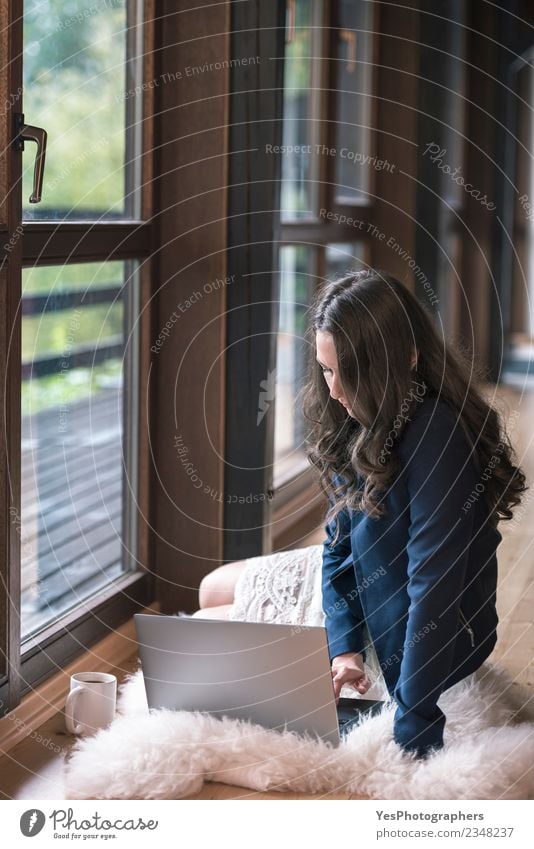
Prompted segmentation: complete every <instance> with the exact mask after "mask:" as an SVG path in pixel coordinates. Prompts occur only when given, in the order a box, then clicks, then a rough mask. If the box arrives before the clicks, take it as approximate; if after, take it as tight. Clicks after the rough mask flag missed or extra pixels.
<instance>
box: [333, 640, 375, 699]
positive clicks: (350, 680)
mask: <svg viewBox="0 0 534 849" xmlns="http://www.w3.org/2000/svg"><path fill="white" fill-rule="evenodd" d="M332 682H333V684H334V693H335V697H336V704H337V702H338V700H339V694H340V692H341V687H342V686H343V684H349V685H350V686H351V687H353V688H354V689H355V690H357V691H358V693H361V695H362V696H363V694H364V693H366V692H367V690H368V689H369V687H370V686H371V682H370V681H369V678H368V677H367V674H366V672H365V669H364V665H363V657H362V656H361V654H359V653H358V652H346V653H345V654H338V656H337V657H334V658H333V660H332Z"/></svg>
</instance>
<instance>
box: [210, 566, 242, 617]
mask: <svg viewBox="0 0 534 849" xmlns="http://www.w3.org/2000/svg"><path fill="white" fill-rule="evenodd" d="M245 565H246V560H236V561H235V562H234V563H225V564H224V565H223V566H218V567H217V568H216V569H214V570H213V571H212V572H208V574H207V575H205V576H204V577H203V578H202V580H201V582H200V587H199V591H198V598H199V606H200V608H201V610H206V608H208V609H209V608H219V607H221V606H225V607H228V608H229V607H230V606H231V605H232V604H233V603H234V589H235V585H236V582H237V579H238V578H239V576H240V574H241V572H242V571H243V569H244V568H245ZM199 615H200V613H199Z"/></svg>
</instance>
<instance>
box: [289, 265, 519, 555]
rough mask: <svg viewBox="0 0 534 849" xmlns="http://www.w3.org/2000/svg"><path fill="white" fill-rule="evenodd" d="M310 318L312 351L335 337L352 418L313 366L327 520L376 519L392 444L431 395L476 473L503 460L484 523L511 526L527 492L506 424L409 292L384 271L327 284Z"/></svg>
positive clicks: (317, 453)
mask: <svg viewBox="0 0 534 849" xmlns="http://www.w3.org/2000/svg"><path fill="white" fill-rule="evenodd" d="M310 313H311V321H310V323H309V326H308V329H307V336H308V341H309V345H310V348H311V349H312V350H314V349H315V334H316V332H317V331H319V330H320V331H324V332H326V333H329V334H331V336H332V337H333V341H334V346H335V350H336V354H337V361H338V372H339V378H340V381H341V384H342V386H343V391H344V394H345V396H346V398H347V399H348V400H349V401H350V403H351V409H352V412H353V413H354V415H355V416H356V418H352V417H351V416H349V414H348V413H347V412H346V410H345V408H344V407H343V406H342V405H341V404H340V403H339V402H338V401H336V400H334V399H333V398H332V397H331V395H330V391H329V389H328V386H327V385H326V381H325V379H324V375H323V373H322V368H321V367H320V366H319V364H318V363H317V361H316V360H315V357H313V358H312V362H311V364H310V374H309V380H308V382H307V384H306V386H305V387H304V390H303V396H302V400H303V405H302V407H303V413H304V416H305V418H306V419H307V420H308V421H309V422H310V423H311V427H310V432H309V435H308V450H307V455H308V459H309V461H310V463H311V464H312V465H313V466H315V468H316V469H317V470H318V472H319V485H320V487H321V490H322V491H323V493H324V494H325V495H326V496H327V498H328V500H329V502H330V507H329V510H328V512H327V517H326V518H327V521H331V520H332V519H333V518H334V517H335V516H336V515H337V513H338V512H339V511H340V510H341V509H343V508H347V507H348V508H351V509H352V510H362V511H365V512H366V513H368V515H370V516H372V517H374V518H379V517H380V516H382V515H384V513H385V506H384V504H383V503H381V502H382V500H383V499H382V497H381V496H382V494H383V493H384V492H385V491H386V490H387V489H388V487H389V485H390V484H391V482H392V480H393V478H394V477H395V474H396V472H397V471H398V468H399V459H398V457H397V455H396V451H395V446H396V443H397V441H398V440H399V438H400V437H401V435H402V433H403V431H404V429H405V427H406V421H407V419H409V418H411V417H412V414H413V412H414V410H415V409H416V408H417V405H418V404H420V403H421V401H422V399H423V396H426V395H435V396H438V397H439V398H440V399H442V400H443V401H445V402H446V403H447V404H448V406H449V407H450V408H451V409H452V410H453V411H454V413H455V415H456V417H457V419H458V421H459V423H460V425H461V427H462V429H463V431H464V433H465V436H466V438H467V440H468V442H469V444H470V446H471V448H472V450H473V455H472V456H473V459H474V462H475V465H476V466H477V468H478V470H479V471H480V470H481V469H484V468H485V467H486V466H487V465H488V463H490V461H491V460H492V458H495V457H496V456H498V457H499V460H498V461H497V463H495V460H493V466H490V468H492V473H491V474H490V475H489V478H488V480H487V482H486V484H485V488H484V497H485V500H486V503H487V505H488V521H490V523H491V524H493V525H494V526H497V524H498V522H499V520H500V519H511V518H512V508H513V507H515V506H516V505H517V504H519V503H520V501H521V493H523V492H524V491H525V490H526V489H528V486H527V485H526V477H525V475H524V473H523V471H522V470H521V468H520V467H519V466H518V465H516V462H515V455H514V450H513V447H512V445H511V443H510V439H509V437H508V434H507V433H506V429H505V427H504V424H503V421H502V416H501V414H500V413H499V412H498V411H497V410H496V409H495V408H494V407H492V406H491V405H490V404H489V403H488V402H487V401H486V400H485V399H484V397H483V394H482V391H481V388H480V384H481V383H482V381H483V375H482V374H481V373H480V372H479V370H477V369H476V368H475V366H474V364H473V362H472V361H471V360H470V359H469V358H468V356H467V354H465V353H463V352H462V350H461V349H460V347H459V346H457V345H455V344H453V343H452V342H450V341H448V340H445V339H444V338H442V337H441V336H440V335H439V333H438V329H437V326H436V325H435V324H434V321H433V319H432V317H431V315H430V313H429V312H428V311H427V309H426V308H425V307H424V306H423V304H422V303H420V301H419V300H418V299H417V298H416V297H415V296H414V295H413V294H412V293H411V292H410V291H409V290H408V289H407V288H406V286H404V285H403V284H402V283H401V282H400V281H399V280H397V279H396V278H395V277H393V276H392V275H390V274H387V273H386V272H383V271H380V270H373V269H370V270H367V271H358V272H353V273H349V274H347V275H346V276H344V277H343V278H342V279H340V280H335V281H333V282H328V283H326V284H324V286H323V287H322V288H321V290H320V291H319V294H318V296H317V299H316V301H315V303H314V304H313V305H312V307H311V310H310ZM414 351H415V352H416V357H417V361H416V365H415V367H414V368H412V356H413V353H414ZM401 413H402V415H401ZM336 478H337V481H339V483H338V482H337V481H336ZM362 484H363V486H362ZM338 530H339V529H338ZM336 539H337V534H336Z"/></svg>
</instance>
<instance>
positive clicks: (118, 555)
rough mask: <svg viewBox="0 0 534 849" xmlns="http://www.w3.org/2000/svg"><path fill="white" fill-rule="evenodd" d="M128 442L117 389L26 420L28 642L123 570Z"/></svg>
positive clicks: (24, 592) (24, 605)
mask: <svg viewBox="0 0 534 849" xmlns="http://www.w3.org/2000/svg"><path fill="white" fill-rule="evenodd" d="M121 438H122V393H121V392H120V390H117V389H112V388H108V389H102V390H101V391H99V392H97V393H95V394H93V395H91V396H90V397H88V398H86V399H83V400H79V401H76V402H73V403H70V404H69V405H68V407H64V408H62V407H59V406H55V407H50V408H47V409H45V410H42V411H40V412H39V413H36V414H35V415H32V416H24V417H23V419H22V458H21V460H22V463H21V472H22V487H21V506H22V519H21V533H22V542H23V544H22V551H21V611H22V634H23V637H26V636H29V635H30V634H31V633H32V632H33V631H35V630H36V629H38V628H40V627H42V626H43V625H44V624H45V623H46V622H49V621H50V620H52V619H53V618H54V617H55V616H56V615H59V614H60V613H63V612H64V611H65V610H66V609H67V608H68V607H70V606H71V605H72V603H73V600H78V601H79V600H81V599H83V598H86V597H87V596H88V595H90V594H92V593H94V592H96V591H97V590H98V589H99V587H101V586H102V585H103V584H107V583H108V582H109V581H111V580H113V578H116V577H118V575H120V573H121V571H122V565H121V564H122V559H123V550H122V547H121V531H122V485H123V482H122V477H123V452H122V442H121Z"/></svg>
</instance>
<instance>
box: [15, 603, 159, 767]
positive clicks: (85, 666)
mask: <svg viewBox="0 0 534 849" xmlns="http://www.w3.org/2000/svg"><path fill="white" fill-rule="evenodd" d="M158 611H159V605H158V604H157V603H154V604H151V605H150V606H149V607H146V608H144V611H141V612H158ZM136 654H137V638H136V635H135V626H134V620H133V617H132V618H130V619H128V621H127V622H125V623H124V624H123V625H121V626H120V627H119V628H117V629H116V630H115V631H113V632H112V633H111V634H108V636H106V637H104V638H103V639H102V640H100V641H99V642H98V643H96V644H95V645H93V646H91V649H90V651H87V652H86V653H85V654H83V655H81V656H80V657H78V658H76V659H75V660H73V661H71V662H70V663H69V664H67V665H66V666H65V667H63V668H62V669H61V671H60V672H58V673H57V674H56V675H54V676H53V677H50V678H47V680H46V681H45V682H44V683H43V684H41V685H40V686H38V687H36V688H35V689H34V690H32V691H31V693H28V694H27V695H26V696H24V697H23V698H22V700H21V703H20V705H18V706H17V707H16V708H15V709H14V710H12V711H11V712H10V713H8V714H7V715H6V716H4V717H2V718H1V719H0V754H3V753H5V752H8V751H10V750H11V749H12V748H13V747H14V746H16V745H17V744H18V743H20V742H21V740H23V739H24V738H25V737H29V736H30V735H31V734H33V733H34V732H35V731H36V730H37V729H38V728H39V727H40V726H41V725H42V724H43V723H45V722H46V721H47V720H48V719H50V718H51V717H53V716H54V715H55V714H58V713H62V712H63V709H64V706H65V700H66V698H67V693H68V691H69V689H70V676H71V675H72V674H73V673H75V672H88V671H94V669H95V666H96V667H97V668H98V670H99V671H100V672H113V674H117V671H118V670H119V671H120V669H121V664H123V663H125V662H126V661H127V660H128V659H129V658H131V657H132V655H136Z"/></svg>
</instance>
